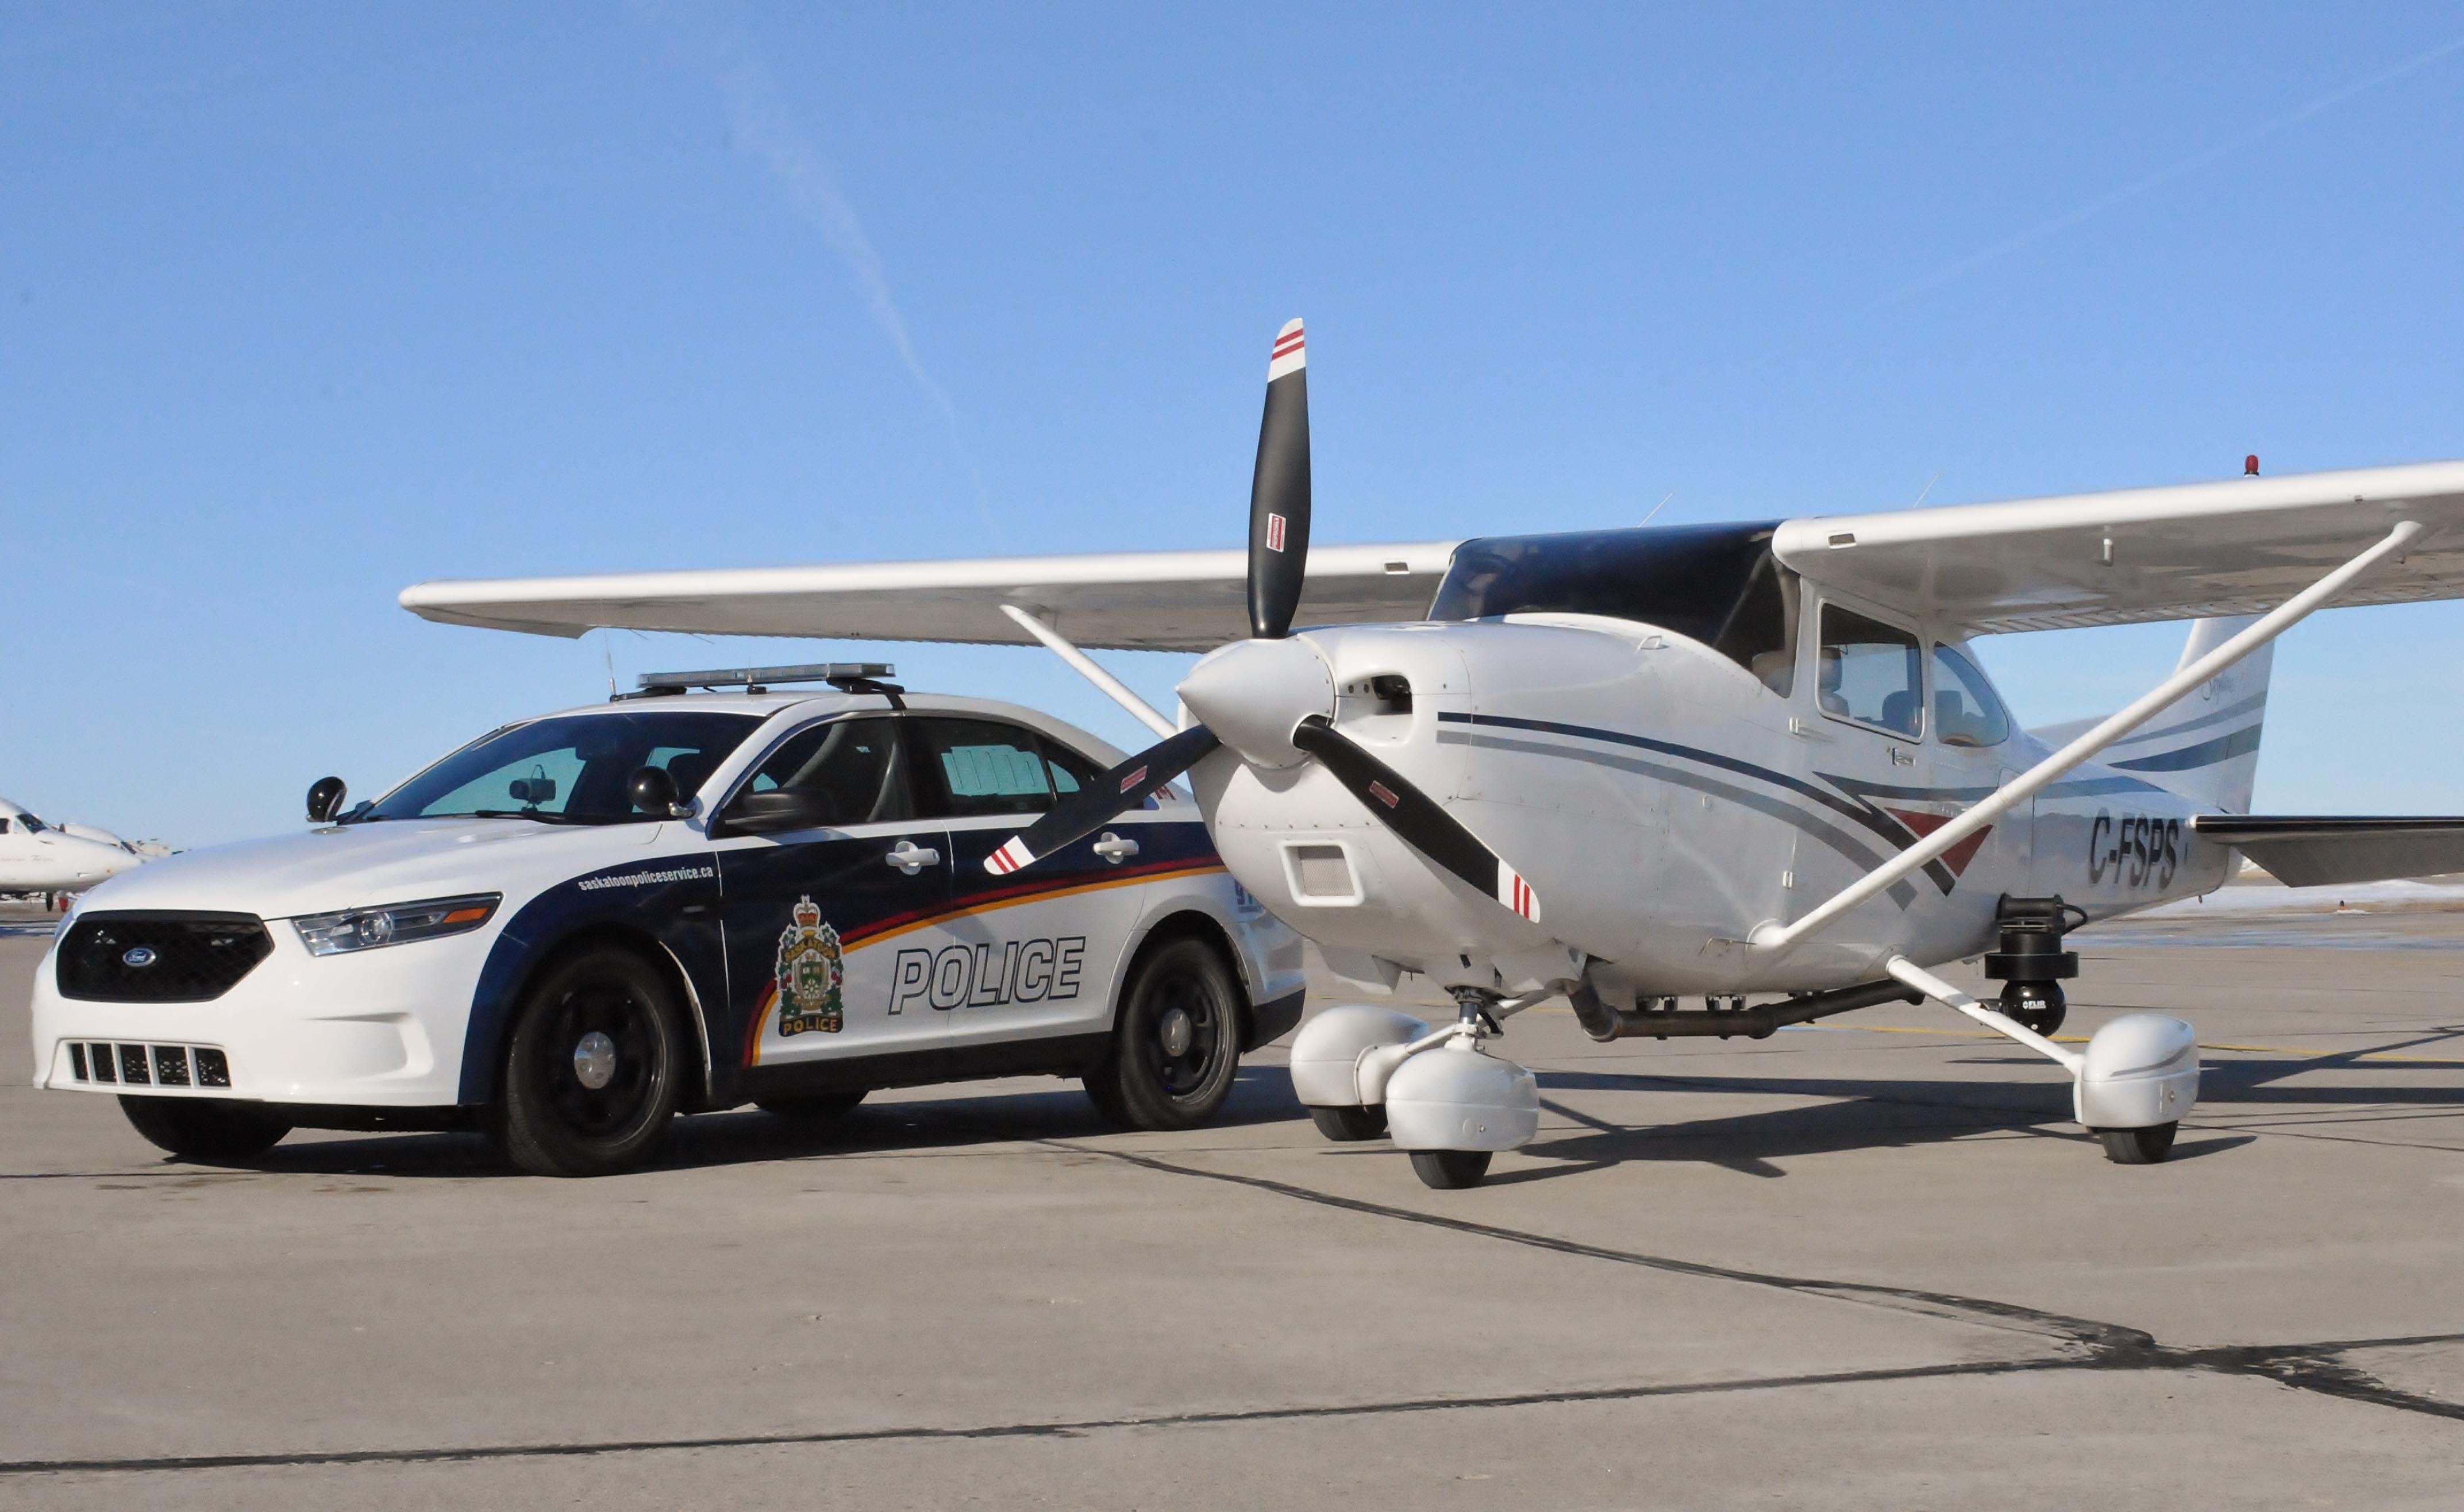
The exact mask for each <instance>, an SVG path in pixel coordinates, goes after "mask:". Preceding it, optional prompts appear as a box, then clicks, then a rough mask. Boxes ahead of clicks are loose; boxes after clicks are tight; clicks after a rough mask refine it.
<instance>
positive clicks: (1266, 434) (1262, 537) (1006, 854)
mask: <svg viewBox="0 0 2464 1512" xmlns="http://www.w3.org/2000/svg"><path fill="white" fill-rule="evenodd" d="M1307 348H1308V343H1307V341H1306V340H1305V339H1304V337H1303V333H1302V329H1301V322H1300V321H1298V320H1293V321H1291V322H1289V323H1288V324H1287V325H1286V326H1285V327H1284V328H1283V329H1282V330H1281V331H1278V332H1276V333H1275V345H1274V350H1273V352H1272V354H1271V355H1270V356H1269V358H1268V359H1267V363H1266V407H1265V414H1264V415H1262V416H1261V417H1260V419H1259V422H1258V462H1257V469H1256V471H1255V472H1254V473H1253V474H1252V476H1251V478H1250V483H1249V565H1248V582H1247V589H1248V606H1249V642H1248V644H1249V645H1251V646H1256V645H1257V643H1260V642H1277V641H1284V640H1286V639H1287V638H1288V637H1289V636H1290V634H1291V628H1292V617H1293V616H1294V615H1295V614H1297V613H1298V612H1299V610H1300V602H1301V589H1302V587H1303V585H1304V582H1305V581H1306V579H1307V577H1308V573H1309V354H1308V349H1307ZM1236 644H1240V643H1236ZM1290 649H1291V650H1293V651H1299V650H1300V647H1298V646H1294V647H1291V648H1290ZM1305 656H1306V660H1307V661H1309V663H1311V664H1312V669H1315V670H1317V674H1318V675H1321V676H1322V675H1323V673H1322V669H1316V668H1314V665H1313V664H1314V663H1315V653H1314V652H1309V653H1305ZM1213 667H1214V670H1215V672H1216V674H1217V675H1216V676H1214V677H1213V678H1211V679H1209V678H1207V677H1206V676H1205V673H1206V672H1207V670H1208V668H1205V667H1201V668H1200V669H1199V673H1196V674H1193V675H1192V677H1191V679H1190V681H1189V682H1186V683H1184V684H1183V685H1182V700H1183V702H1185V703H1188V704H1190V705H1191V707H1192V708H1193V709H1196V708H1198V707H1199V704H1200V703H1201V702H1207V703H1219V702H1220V703H1227V704H1241V703H1249V702H1258V701H1264V702H1266V703H1273V702H1277V701H1279V700H1277V699H1275V698H1274V697H1272V696H1271V692H1270V691H1269V690H1267V689H1265V688H1264V687H1259V688H1257V690H1258V691H1260V692H1265V693H1268V696H1267V697H1266V698H1265V699H1264V700H1254V699H1244V698H1243V697H1242V696H1241V695H1242V693H1243V692H1244V691H1248V690H1249V689H1247V688H1244V687H1243V686H1242V685H1244V684H1248V685H1253V686H1254V685H1257V684H1261V683H1278V684H1286V685H1291V684H1292V683H1293V682H1294V681H1295V679H1296V678H1299V677H1301V676H1302V669H1301V668H1299V666H1298V664H1297V663H1295V662H1293V660H1292V659H1291V658H1289V657H1287V656H1285V655H1283V654H1282V653H1281V652H1280V651H1278V653H1277V654H1276V655H1274V656H1272V657H1269V656H1267V655H1266V654H1265V646H1257V650H1256V651H1255V652H1254V653H1252V652H1243V653H1242V655H1241V657H1240V659H1239V660H1238V661H1235V660H1234V659H1233V658H1230V657H1228V656H1226V654H1225V652H1222V651H1219V652H1218V653H1216V658H1215V659H1214V663H1213ZM1201 684H1203V685H1204V687H1203V692H1204V693H1211V694H1213V695H1214V696H1213V697H1212V698H1205V697H1202V696H1201V689H1200V685H1201ZM1273 691H1281V690H1280V689H1277V690H1273ZM1330 691H1331V690H1330ZM1227 712H1235V713H1236V717H1235V721H1234V728H1233V731H1232V734H1233V742H1234V746H1235V751H1236V753H1238V754H1244V755H1245V754H1246V752H1245V751H1244V750H1243V747H1245V746H1252V745H1254V746H1259V747H1261V748H1273V747H1288V748H1289V752H1288V755H1289V756H1299V757H1302V758H1306V759H1309V760H1314V761H1316V762H1317V763H1318V764H1319V765H1321V766H1323V767H1325V768H1326V770H1327V772H1328V773H1329V775H1331V777H1333V778H1334V779H1335V780H1336V781H1338V782H1340V783H1342V784H1343V786H1344V787H1345V789H1346V790H1348V791H1349V792H1350V793H1351V794H1352V795H1353V797H1354V798H1356V799H1358V800H1360V803H1361V806H1362V807H1364V808H1366V809H1368V810H1369V812H1370V813H1372V814H1374V815H1375V816H1376V817H1377V818H1378V820H1379V821H1380V822H1383V823H1384V824H1385V825H1386V827H1387V828H1389V829H1391V830H1393V831H1394V832H1395V834H1396V836H1397V838H1399V839H1400V840H1402V841H1403V843H1404V844H1408V845H1410V846H1411V847H1412V848H1413V849H1415V850H1418V851H1419V853H1420V854H1421V855H1423V856H1426V857H1427V858H1428V859H1429V860H1431V861H1433V862H1436V863H1437V864H1438V865H1439V866H1443V867H1445V868H1446V869H1447V870H1448V871H1451V872H1453V873H1454V874H1455V875H1456V876H1458V877H1461V878H1462V879H1463V881H1464V882H1465V883H1467V884H1469V885H1470V886H1471V887H1476V888H1478V889H1479V890H1480V891H1482V892H1485V893H1486V894H1487V895H1488V896H1490V897H1492V898H1495V899H1496V900H1497V902H1498V903H1499V905H1500V906H1501V907H1504V908H1507V909H1511V910H1513V911H1514V912H1515V913H1518V914H1520V915H1522V916H1523V917H1524V918H1527V919H1531V920H1534V921H1536V920H1538V919H1539V917H1540V899H1539V896H1538V894H1536V893H1535V892H1533V891H1532V890H1531V885H1530V884H1529V882H1526V881H1525V880H1524V879H1523V875H1522V873H1520V872H1518V871H1516V870H1515V869H1514V868H1513V867H1512V866H1507V864H1506V862H1505V861H1504V860H1503V859H1501V858H1500V857H1499V856H1498V854H1497V853H1496V852H1495V851H1492V850H1490V849H1489V848H1488V846H1487V845H1485V844H1483V843H1482V842H1481V840H1480V838H1479V837H1478V836H1476V835H1474V834H1473V833H1472V832H1471V831H1470V830H1468V829H1465V828H1464V827H1463V824H1462V823H1461V822H1459V821H1458V820H1456V819H1455V817H1454V816H1453V815H1451V814H1449V813H1447V812H1446V810H1445V806H1444V805H1443V804H1441V803H1440V802H1438V801H1437V800H1434V799H1432V798H1430V797H1429V796H1428V795H1427V794H1425V793H1423V792H1421V791H1420V790H1419V788H1418V787H1415V786H1414V785H1413V784H1412V783H1411V781H1410V780H1409V779H1407V778H1404V777H1403V775H1402V774H1401V773H1398V772H1397V771H1396V770H1395V769H1394V768H1393V767H1390V766H1388V765H1387V764H1386V763H1385V762H1383V761H1381V760H1379V759H1378V758H1377V757H1376V756H1373V755H1371V754H1370V753H1369V752H1368V751H1366V750H1364V749H1362V748H1361V747H1360V746H1359V745H1358V744H1356V743H1354V742H1353V740H1352V739H1350V738H1349V737H1348V736H1346V735H1344V734H1342V733H1341V732H1340V731H1338V730H1336V729H1335V728H1334V725H1333V722H1332V721H1331V720H1330V719H1329V718H1327V716H1326V715H1324V714H1322V713H1307V714H1305V715H1303V716H1302V717H1301V718H1299V720H1298V721H1297V722H1296V723H1294V724H1291V725H1288V726H1285V727H1283V728H1274V727H1272V726H1266V727H1258V728H1252V727H1253V726H1254V725H1255V721H1253V720H1243V719H1240V718H1238V717H1237V715H1238V714H1239V713H1247V712H1252V711H1249V710H1245V709H1243V710H1238V711H1237V712H1236V711H1229V710H1227ZM1270 717H1271V716H1270ZM1285 717H1287V718H1288V717H1289V716H1288V715H1286V716H1285ZM1222 722H1223V721H1222V720H1221V719H1220V718H1219V719H1218V720H1217V723H1219V724H1220V723H1222ZM1244 734H1246V735H1247V736H1248V738H1247V739H1245V740H1244V739H1243V736H1244ZM1224 743H1225V742H1224V739H1223V737H1222V736H1221V735H1219V734H1217V733H1216V732H1215V731H1214V730H1212V729H1210V728H1209V727H1208V726H1206V725H1203V724H1198V725H1192V726H1190V727H1189V728H1188V729H1186V730H1183V731H1180V732H1179V733H1177V734H1172V735H1169V736H1167V737H1165V738H1164V739H1163V740H1162V741H1160V742H1159V743H1157V744H1155V745H1153V746H1150V747H1148V748H1147V749H1146V750H1144V751H1141V752H1139V753H1138V754H1137V755H1136V756H1132V757H1130V758H1129V759H1128V760H1126V761H1124V762H1122V763H1121V764H1120V765H1118V766H1116V767H1114V768H1112V769H1111V771H1109V772H1107V773H1105V774H1104V775H1103V777H1102V778H1098V779H1097V780H1096V781H1095V782H1094V783H1093V784H1092V785H1090V786H1089V787H1086V788H1084V789H1082V790H1080V791H1079V792H1077V793H1075V794H1073V795H1071V796H1070V797H1068V798H1067V799H1064V800H1062V801H1061V802H1060V803H1058V804H1056V805H1054V807H1053V809H1052V811H1051V812H1050V813H1047V814H1045V816H1044V817H1043V818H1042V819H1040V820H1038V821H1036V822H1034V823H1033V824H1031V825H1029V826H1028V827H1027V828H1026V829H1024V830H1023V831H1022V832H1020V833H1019V834H1017V835H1013V836H1011V837H1010V839H1009V841H1008V842H1007V843H1006V844H1003V845H1002V846H1001V848H1000V849H999V850H996V851H994V852H993V853H992V854H991V855H990V856H987V857H985V858H984V869H985V870H986V871H989V872H992V873H993V874H995V875H996V876H1006V875H1008V874H1009V873H1011V872H1014V871H1017V870H1019V869H1020V868H1021V867H1023V866H1032V865H1034V863H1035V862H1036V860H1037V859H1038V858H1040V857H1044V856H1048V855H1051V854H1052V853H1053V852H1054V851H1057V850H1059V849H1061V848H1062V847H1063V846H1065V845H1068V844H1073V843H1075V842H1076V841H1079V840H1082V839H1084V838H1085V837H1087V836H1088V835H1090V834H1093V833H1094V832H1095V831H1096V830H1097V829H1099V828H1101V827H1102V826H1103V825H1104V824H1105V823H1107V822H1110V821H1111V820H1112V819H1114V818H1116V817H1118V816H1119V815H1121V814H1123V813H1126V812H1128V811H1129V810H1130V809H1133V808H1135V807H1137V806H1138V805H1139V804H1141V803H1143V802H1144V801H1145V800H1146V797H1147V795H1148V794H1150V793H1153V792H1155V791H1156V790H1157V789H1159V788H1161V787H1163V786H1164V785H1165V784H1167V783H1169V782H1171V781H1172V780H1173V779H1174V778H1177V777H1179V776H1180V775H1181V774H1182V773H1184V772H1186V771H1188V770H1189V769H1190V768H1191V767H1193V766H1196V765H1197V764H1198V763H1199V762H1200V761H1202V760H1204V759H1205V758H1206V757H1207V756H1210V755H1212V754H1213V753H1214V752H1215V751H1216V750H1217V749H1218V748H1219V747H1221V746H1222V745H1223V744H1224Z"/></svg>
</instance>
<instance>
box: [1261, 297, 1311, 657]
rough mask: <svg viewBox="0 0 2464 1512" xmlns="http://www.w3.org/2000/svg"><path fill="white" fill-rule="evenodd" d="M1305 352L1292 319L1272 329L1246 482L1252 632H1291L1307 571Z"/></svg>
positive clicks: (1271, 635)
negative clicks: (1254, 462)
mask: <svg viewBox="0 0 2464 1512" xmlns="http://www.w3.org/2000/svg"><path fill="white" fill-rule="evenodd" d="M1308 572H1309V352H1308V349H1307V346H1306V343H1305V342H1304V341H1303V340H1302V338H1301V323H1300V322H1299V321H1298V320H1294V321H1292V322H1290V323H1289V324H1287V325H1286V326H1285V327H1284V328H1283V329H1282V330H1281V331H1278V332H1276V333H1275V349H1274V355H1273V356H1272V357H1270V358H1268V359H1267V362H1266V412H1265V415H1264V416H1262V417H1261V418H1260V419H1259V421H1258V471H1256V473H1255V474H1254V475H1252V477H1251V478H1250V481H1249V633H1250V635H1251V636H1253V637H1255V638H1257V639H1259V640H1262V641H1280V640H1282V639H1283V638H1284V637H1285V636H1286V635H1288V634H1290V633H1291V628H1292V616H1293V615H1294V614H1296V613H1298V612H1299V610H1300V606H1301V580H1302V579H1303V578H1304V577H1305V576H1307V574H1308Z"/></svg>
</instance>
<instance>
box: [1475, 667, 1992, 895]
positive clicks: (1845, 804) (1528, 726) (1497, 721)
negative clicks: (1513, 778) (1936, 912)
mask: <svg viewBox="0 0 2464 1512" xmlns="http://www.w3.org/2000/svg"><path fill="white" fill-rule="evenodd" d="M1438 718H1439V720H1440V721H1441V723H1447V724H1464V725H1473V726H1482V725H1488V726H1495V727H1498V728H1502V729H1507V730H1531V731H1537V732H1539V733H1542V734H1556V735H1572V736H1573V737H1575V738H1576V739H1581V740H1604V741H1607V742H1609V743H1610V744H1612V745H1621V746H1633V747H1635V748H1636V749H1638V750H1642V751H1656V752H1658V753H1660V754H1661V756H1682V757H1683V758H1684V759H1686V760H1688V761H1700V762H1702V763H1703V764H1704V765H1705V766H1714V767H1718V768H1720V769H1721V770H1722V771H1724V772H1734V773H1736V774H1738V775H1739V776H1741V777H1750V778H1757V779H1759V780H1761V781H1765V782H1769V783H1771V784H1772V785H1773V786H1776V787H1783V788H1786V789H1787V790H1788V791H1790V792H1792V793H1794V794H1796V795H1797V796H1798V797H1799V798H1807V799H1812V800H1814V801H1815V802H1817V803H1819V804H1821V805H1822V806H1823V807H1825V808H1828V809H1830V810H1832V811H1833V812H1834V813H1837V814H1838V815H1840V816H1842V817H1843V818H1846V819H1849V820H1853V821H1855V822H1857V823H1858V824H1859V825H1860V826H1862V827H1863V828H1865V829H1867V830H1869V831H1871V832H1872V833H1873V834H1874V835H1875V836H1877V837H1878V838H1880V839H1881V841H1883V842H1884V843H1885V844H1888V845H1889V846H1890V847H1891V849H1892V850H1893V851H1894V852H1896V851H1901V850H1904V849H1906V848H1907V847H1908V846H1910V845H1912V844H1916V841H1917V834H1916V831H1914V830H1912V829H1910V828H1908V826H1907V825H1905V824H1903V823H1901V822H1899V821H1898V820H1896V819H1893V818H1892V817H1891V816H1890V815H1888V814H1886V813H1884V812H1882V811H1881V809H1879V808H1876V807H1874V806H1873V805H1872V804H1870V803H1865V802H1859V801H1853V800H1850V799H1848V798H1843V797H1841V796H1840V795H1838V794H1837V793H1831V792H1826V791H1825V790H1823V789H1821V788H1818V787H1815V785H1814V784H1813V783H1811V782H1807V781H1803V780H1800V779H1799V778H1793V777H1791V776H1789V775H1788V774H1787V773H1785V772H1777V771H1773V770H1772V769H1771V768H1770V767H1767V766H1758V765H1756V764H1755V763H1753V762H1751V761H1745V760H1740V759H1739V758H1737V757H1735V756H1722V755H1720V754H1719V753H1718V752H1716V751H1705V750H1702V749H1700V748H1698V747H1695V746H1684V745H1678V744H1677V743H1675V742H1674V741H1669V740H1654V739H1652V738H1651V737H1650V736H1648V735H1636V734H1626V733H1625V732H1623V731H1620V730H1600V729H1595V728H1594V727H1592V726H1590V725H1569V724H1559V723H1556V722H1554V721H1552V720H1548V719H1519V718H1516V717H1513V716H1512V715H1508V714H1463V713H1453V712H1440V713H1439V715H1438ZM1908 791H1910V792H1912V793H1913V792H1914V791H1915V790H1908ZM1953 791H1956V790H1953ZM1943 796H1945V797H1948V794H1947V793H1946V794H1945V795H1943ZM1925 875H1926V876H1928V877H1930V878H1932V879H1933V883H1934V886H1936V887H1940V888H1941V889H1942V890H1943V891H1944V892H1946V893H1947V892H1949V891H1950V889H1951V888H1952V887H1957V886H1958V885H1959V878H1958V877H1957V876H1956V875H1954V874H1953V873H1952V871H1951V869H1950V868H1949V867H1948V866H1944V865H1943V864H1942V863H1941V862H1939V861H1933V862H1928V863H1926V865H1925Z"/></svg>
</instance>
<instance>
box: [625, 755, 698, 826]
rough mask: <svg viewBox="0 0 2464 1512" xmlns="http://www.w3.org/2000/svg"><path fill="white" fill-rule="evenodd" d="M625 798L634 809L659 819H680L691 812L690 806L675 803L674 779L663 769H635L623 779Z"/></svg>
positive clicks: (653, 767)
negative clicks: (631, 803) (629, 775)
mask: <svg viewBox="0 0 2464 1512" xmlns="http://www.w3.org/2000/svg"><path fill="white" fill-rule="evenodd" d="M625 796H626V797H627V798H628V799H630V800H632V802H633V806H634V807H635V808H638V809H640V810H641V811H642V812H643V813H645V814H656V815H658V816H659V817H660V818H661V819H682V818H684V817H685V816H686V815H688V814H691V813H692V812H693V809H692V807H691V806H689V805H687V804H684V803H679V802H677V801H676V779H675V778H673V777H671V776H670V775H669V773H668V770H667V768H665V767H655V766H644V767H635V768H634V769H633V775H632V776H631V777H629V778H626V779H625Z"/></svg>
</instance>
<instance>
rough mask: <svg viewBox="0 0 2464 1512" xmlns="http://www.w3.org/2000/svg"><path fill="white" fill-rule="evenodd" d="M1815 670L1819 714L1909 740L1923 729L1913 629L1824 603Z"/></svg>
mask: <svg viewBox="0 0 2464 1512" xmlns="http://www.w3.org/2000/svg"><path fill="white" fill-rule="evenodd" d="M1815 673H1816V680H1815V699H1816V701H1817V702H1819V703H1820V704H1821V706H1822V712H1824V713H1826V714H1829V715H1831V716H1832V717H1834V718H1837V719H1853V720H1855V721H1856V722H1857V723H1859V724H1860V725H1872V726H1874V727H1875V728H1877V729H1881V730H1887V731H1890V732H1891V733H1893V734H1903V735H1905V736H1907V737H1908V738H1909V739H1911V740H1913V739H1915V738H1916V737H1917V735H1918V734H1921V733H1922V732H1923V731H1924V729H1925V706H1924V698H1925V653H1924V651H1923V649H1922V648H1921V647H1920V646H1919V645H1918V642H1917V637H1916V632H1915V631H1913V630H1903V629H1902V628H1900V627H1899V626H1898V625H1885V624H1883V623H1882V622H1881V621H1880V620H1876V619H1872V618H1869V617H1867V616H1865V615H1862V614H1859V613H1858V612H1857V611H1856V610H1854V609H1850V608H1845V607H1843V606H1841V605H1839V604H1837V603H1826V604H1824V605H1823V606H1822V646H1821V649H1820V651H1819V652H1818V653H1817V655H1816V658H1815Z"/></svg>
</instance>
